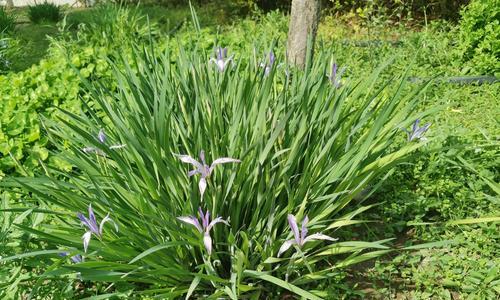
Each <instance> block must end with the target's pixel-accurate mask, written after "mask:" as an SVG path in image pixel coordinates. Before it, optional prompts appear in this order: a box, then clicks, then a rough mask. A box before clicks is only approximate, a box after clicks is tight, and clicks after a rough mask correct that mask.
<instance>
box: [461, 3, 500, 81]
mask: <svg viewBox="0 0 500 300" xmlns="http://www.w3.org/2000/svg"><path fill="white" fill-rule="evenodd" d="M460 42H461V44H460V48H461V50H462V56H463V60H464V61H466V62H469V66H470V68H472V70H473V71H475V72H480V73H489V74H495V73H499V72H500V8H499V3H498V1H497V0H476V1H472V2H471V3H470V4H469V5H467V6H466V7H465V9H464V10H463V11H462V20H461V21H460Z"/></svg>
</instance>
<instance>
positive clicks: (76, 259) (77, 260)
mask: <svg viewBox="0 0 500 300" xmlns="http://www.w3.org/2000/svg"><path fill="white" fill-rule="evenodd" d="M68 255H69V252H61V253H59V256H61V257H66V256H68ZM70 260H71V261H72V262H73V263H75V264H77V263H81V262H83V256H81V255H80V254H77V255H73V256H71V257H70Z"/></svg>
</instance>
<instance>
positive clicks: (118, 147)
mask: <svg viewBox="0 0 500 300" xmlns="http://www.w3.org/2000/svg"><path fill="white" fill-rule="evenodd" d="M125 147H127V144H119V145H113V146H110V147H109V149H111V150H113V149H121V148H125Z"/></svg>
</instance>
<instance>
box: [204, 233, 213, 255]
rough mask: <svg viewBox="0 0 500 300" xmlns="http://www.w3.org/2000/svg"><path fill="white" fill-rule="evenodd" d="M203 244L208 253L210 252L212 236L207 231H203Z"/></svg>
mask: <svg viewBox="0 0 500 300" xmlns="http://www.w3.org/2000/svg"><path fill="white" fill-rule="evenodd" d="M203 244H204V245H205V249H207V252H208V254H209V255H210V254H212V238H211V237H210V234H209V233H208V232H205V234H204V235H203Z"/></svg>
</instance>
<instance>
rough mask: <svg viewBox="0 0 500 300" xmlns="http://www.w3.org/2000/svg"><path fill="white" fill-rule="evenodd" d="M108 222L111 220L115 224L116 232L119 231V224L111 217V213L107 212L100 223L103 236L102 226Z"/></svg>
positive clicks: (100, 233) (100, 231) (100, 232)
mask: <svg viewBox="0 0 500 300" xmlns="http://www.w3.org/2000/svg"><path fill="white" fill-rule="evenodd" d="M106 222H111V223H113V225H114V226H115V230H116V232H118V224H116V223H115V221H113V220H112V219H111V218H110V217H109V214H107V215H106V216H105V217H104V219H102V221H101V224H99V235H100V236H102V228H103V226H104V223H106Z"/></svg>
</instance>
